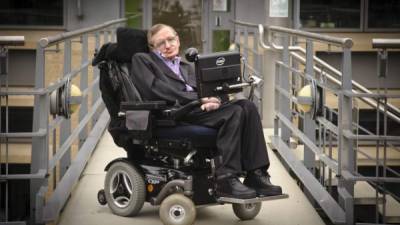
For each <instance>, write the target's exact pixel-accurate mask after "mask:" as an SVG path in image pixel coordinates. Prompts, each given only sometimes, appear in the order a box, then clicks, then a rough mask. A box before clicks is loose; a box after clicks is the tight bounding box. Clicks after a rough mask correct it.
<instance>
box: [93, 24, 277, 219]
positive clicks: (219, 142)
mask: <svg viewBox="0 0 400 225" xmlns="http://www.w3.org/2000/svg"><path fill="white" fill-rule="evenodd" d="M124 33H125V34H124ZM126 33H128V35H126ZM129 33H130V34H129ZM133 33H134V34H133V35H132V31H129V30H127V29H126V28H122V29H118V30H117V41H118V43H117V44H116V45H114V44H106V45H104V46H103V47H102V49H101V50H100V51H99V52H98V53H97V55H96V58H95V59H94V61H93V64H94V65H98V66H99V68H100V71H101V73H100V89H101V92H102V97H103V100H104V102H105V104H106V107H107V109H108V111H109V113H110V117H111V122H110V125H109V131H110V133H111V134H112V136H113V138H114V141H115V142H116V144H117V145H119V146H121V147H124V148H125V150H126V151H127V153H128V158H127V159H117V160H114V161H112V162H111V163H110V164H109V165H107V167H106V170H108V172H107V175H106V180H105V188H104V190H101V191H100V192H99V201H100V203H102V204H105V203H107V202H108V203H109V206H110V208H111V209H112V210H113V212H114V213H116V214H118V215H122V216H129V215H130V216H132V215H136V214H137V213H138V211H139V210H140V209H141V207H142V205H143V202H144V201H145V200H147V201H149V202H150V203H151V204H153V205H157V204H160V203H161V202H162V203H161V207H160V217H161V219H162V220H163V222H164V223H165V224H185V223H181V222H179V221H180V218H181V216H182V215H191V214H190V213H189V212H188V211H187V210H189V209H188V208H187V207H186V206H187V205H188V204H189V205H190V204H193V203H188V202H187V201H186V200H183V199H181V197H179V196H174V194H173V193H176V192H178V193H183V195H184V196H187V197H189V198H191V199H192V201H193V202H194V203H195V204H209V203H217V202H219V203H224V202H230V203H235V202H236V203H237V202H239V203H240V201H237V200H235V199H239V200H240V199H241V200H249V199H257V198H262V197H266V196H276V195H282V189H281V187H279V186H276V185H273V184H271V182H270V176H269V174H268V172H267V170H268V167H269V159H268V153H267V148H266V143H265V139H264V135H263V128H262V125H261V120H260V116H259V114H258V112H257V109H256V106H255V105H254V104H253V103H252V102H251V101H249V100H247V99H241V100H229V98H228V96H227V95H226V93H224V92H220V93H221V94H216V95H215V96H202V95H201V94H199V93H198V90H199V89H198V87H197V83H198V80H196V76H195V74H196V73H195V71H194V69H193V68H192V66H191V65H190V64H189V63H186V62H183V61H182V60H181V58H180V57H179V47H180V41H179V36H178V34H177V33H176V31H175V30H174V29H173V28H172V27H170V26H168V25H165V24H157V25H154V26H153V27H152V28H151V29H150V30H149V31H148V33H147V40H148V45H149V46H150V51H148V50H147V45H146V44H145V42H146V40H144V38H145V37H144V34H143V33H142V32H141V31H136V30H135V31H133ZM123 36H125V37H123ZM132 37H134V39H132ZM133 46H136V47H133ZM132 48H136V49H132ZM126 51H129V52H131V53H132V52H133V53H136V54H134V55H133V56H132V57H131V55H132V54H129V53H126ZM137 52H138V53H137ZM199 97H201V98H200V99H199ZM118 171H120V172H118ZM243 174H245V179H244V182H243V183H242V182H241V181H240V180H239V177H240V176H241V175H243ZM143 179H144V181H143ZM137 192H139V193H137ZM141 195H144V196H141ZM173 196H174V198H173V200H171V199H172V198H171V197H173ZM224 198H229V199H233V200H229V201H228V200H226V201H224V200H221V199H224ZM180 200H181V201H180ZM132 201H133V202H135V203H132ZM192 201H190V202H192ZM138 202H139V203H138ZM177 202H180V203H177ZM251 203H254V202H251ZM164 205H165V207H164ZM178 206H179V207H178ZM233 207H234V211H235V214H236V215H237V216H238V217H239V218H241V219H251V218H253V217H254V216H256V215H257V214H258V211H259V210H260V207H261V204H260V205H258V208H257V209H256V210H255V211H254V212H255V213H253V214H251V213H250V214H249V212H250V211H249V210H248V209H249V208H247V211H246V209H244V208H243V209H242V208H240V207H242V206H241V204H233ZM235 207H236V210H235ZM189 208H190V207H189ZM239 208H240V209H242V210H241V211H240V210H239ZM182 210H183V211H182ZM185 210H186V211H185ZM164 211H166V212H164ZM168 212H169V214H168ZM171 212H172V213H171ZM246 212H247V213H246ZM185 213H186V214H185ZM164 214H166V215H164ZM189 220H190V218H189ZM189 220H188V221H189ZM193 221H194V220H193ZM193 221H192V222H193ZM175 222H176V223H175ZM188 224H190V222H188Z"/></svg>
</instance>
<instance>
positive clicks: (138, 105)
mask: <svg viewBox="0 0 400 225" xmlns="http://www.w3.org/2000/svg"><path fill="white" fill-rule="evenodd" d="M166 107H167V103H166V102H165V101H147V102H121V106H120V108H121V111H127V110H162V109H165V108H166Z"/></svg>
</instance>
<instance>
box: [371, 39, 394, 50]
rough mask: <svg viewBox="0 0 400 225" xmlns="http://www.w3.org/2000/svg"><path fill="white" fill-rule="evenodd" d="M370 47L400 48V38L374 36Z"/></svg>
mask: <svg viewBox="0 0 400 225" xmlns="http://www.w3.org/2000/svg"><path fill="white" fill-rule="evenodd" d="M372 48H379V49H387V48H390V49H398V48H400V39H383V38H374V39H372Z"/></svg>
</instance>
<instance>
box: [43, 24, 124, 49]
mask: <svg viewBox="0 0 400 225" xmlns="http://www.w3.org/2000/svg"><path fill="white" fill-rule="evenodd" d="M127 20H128V19H127V18H122V19H116V20H111V21H108V22H105V23H103V24H99V25H96V26H92V27H89V28H83V29H78V30H75V31H71V32H66V33H61V34H58V35H54V36H50V37H46V38H42V39H40V40H39V44H40V46H41V47H42V48H46V47H48V46H51V45H53V44H56V43H58V42H60V41H63V40H65V39H71V38H75V37H78V36H80V35H82V34H83V33H91V32H95V31H97V30H101V29H104V28H107V27H109V26H111V25H115V24H120V23H123V22H126V21H127Z"/></svg>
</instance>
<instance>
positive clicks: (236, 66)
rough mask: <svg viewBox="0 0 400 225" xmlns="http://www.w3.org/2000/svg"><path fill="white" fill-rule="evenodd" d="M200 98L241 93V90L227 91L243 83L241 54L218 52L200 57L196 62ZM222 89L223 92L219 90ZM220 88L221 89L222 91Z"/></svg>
mask: <svg viewBox="0 0 400 225" xmlns="http://www.w3.org/2000/svg"><path fill="white" fill-rule="evenodd" d="M195 66H196V79H197V88H198V94H199V98H203V97H210V96H218V95H222V94H228V93H235V92H240V91H241V90H242V89H241V88H235V89H230V90H228V89H225V88H223V87H227V86H229V85H234V84H240V83H242V77H241V60H240V53H239V52H232V51H230V52H216V53H210V54H204V55H198V56H197V60H196V61H195ZM218 87H220V88H221V87H222V88H223V90H217V89H218ZM220 88H219V89H220Z"/></svg>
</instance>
